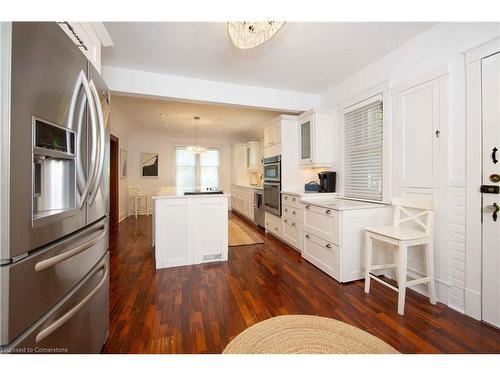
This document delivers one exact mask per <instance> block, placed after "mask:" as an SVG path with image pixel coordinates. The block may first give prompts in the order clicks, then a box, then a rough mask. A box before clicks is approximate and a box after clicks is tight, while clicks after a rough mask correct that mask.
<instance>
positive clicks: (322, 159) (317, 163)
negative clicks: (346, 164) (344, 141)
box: [298, 110, 335, 168]
mask: <svg viewBox="0 0 500 375" xmlns="http://www.w3.org/2000/svg"><path fill="white" fill-rule="evenodd" d="M298 124H299V159H300V165H301V166H302V167H307V168H309V167H330V166H332V164H333V163H334V159H333V155H334V151H335V150H334V149H335V147H333V146H334V145H333V142H334V139H333V125H334V124H333V115H332V113H331V112H328V111H320V110H310V111H307V112H305V113H303V114H302V115H300V116H299V117H298Z"/></svg>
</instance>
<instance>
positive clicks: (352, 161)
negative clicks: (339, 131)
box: [343, 95, 383, 201]
mask: <svg viewBox="0 0 500 375" xmlns="http://www.w3.org/2000/svg"><path fill="white" fill-rule="evenodd" d="M343 114H344V196H345V197H348V198H357V199H366V200H373V201H382V199H383V190H382V181H383V105H382V96H381V95H379V96H376V97H373V98H370V99H368V100H365V101H363V102H361V103H358V104H355V105H353V106H350V107H348V108H346V109H345V110H344V112H343Z"/></svg>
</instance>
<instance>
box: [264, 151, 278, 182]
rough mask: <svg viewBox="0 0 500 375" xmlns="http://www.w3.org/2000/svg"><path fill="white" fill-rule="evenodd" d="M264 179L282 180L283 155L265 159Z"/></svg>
mask: <svg viewBox="0 0 500 375" xmlns="http://www.w3.org/2000/svg"><path fill="white" fill-rule="evenodd" d="M264 181H274V182H280V181H281V156H280V155H277V156H272V157H270V158H265V159H264Z"/></svg>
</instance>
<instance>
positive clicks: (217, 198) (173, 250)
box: [153, 189, 230, 269]
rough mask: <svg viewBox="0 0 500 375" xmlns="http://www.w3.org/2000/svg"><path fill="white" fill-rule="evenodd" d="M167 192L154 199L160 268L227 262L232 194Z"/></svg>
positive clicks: (157, 263) (154, 224) (156, 250)
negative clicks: (230, 198)
mask: <svg viewBox="0 0 500 375" xmlns="http://www.w3.org/2000/svg"><path fill="white" fill-rule="evenodd" d="M185 194H186V192H185V191H178V190H175V189H166V190H164V191H161V192H160V193H158V195H157V196H155V197H153V202H154V203H153V204H154V221H153V226H154V228H153V232H154V242H153V243H154V245H155V260H156V268H157V269H158V268H167V267H176V266H186V265H190V264H200V263H205V262H214V261H227V250H228V200H229V197H230V195H229V194H221V193H220V192H219V193H214V192H203V193H201V192H197V191H195V192H190V194H189V195H185Z"/></svg>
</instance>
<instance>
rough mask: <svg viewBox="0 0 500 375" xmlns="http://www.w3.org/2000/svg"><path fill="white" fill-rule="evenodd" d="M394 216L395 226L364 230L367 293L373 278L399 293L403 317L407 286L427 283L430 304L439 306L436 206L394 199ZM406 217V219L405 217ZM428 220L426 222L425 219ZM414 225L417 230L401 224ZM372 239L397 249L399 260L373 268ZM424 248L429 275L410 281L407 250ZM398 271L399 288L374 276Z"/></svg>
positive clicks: (399, 309) (399, 303) (423, 202)
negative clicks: (434, 231)
mask: <svg viewBox="0 0 500 375" xmlns="http://www.w3.org/2000/svg"><path fill="white" fill-rule="evenodd" d="M393 205H394V215H393V222H392V226H386V227H376V228H365V238H366V242H365V250H366V254H365V255H366V267H365V293H370V279H373V280H375V281H378V282H380V283H382V284H383V285H385V286H387V287H389V288H391V289H392V290H395V291H396V292H398V314H400V315H404V309H405V297H406V287H409V286H413V285H417V284H421V283H427V284H428V288H429V299H430V302H431V304H433V305H435V304H436V291H435V285H434V254H433V224H434V209H435V204H434V202H431V201H416V200H411V199H405V198H395V199H394V200H393ZM402 214H405V217H402ZM424 217H425V219H424ZM405 222H413V223H414V224H416V226H417V228H418V229H412V228H403V227H401V224H402V223H405ZM372 240H378V241H382V242H385V243H389V244H391V245H394V246H396V247H397V248H396V250H397V254H398V256H397V260H396V262H394V263H390V264H378V265H372ZM417 245H425V253H426V266H427V275H426V276H425V277H422V278H419V279H413V280H407V276H408V275H407V267H408V247H409V246H417ZM389 268H396V269H397V281H398V286H397V287H395V286H393V285H391V284H389V283H387V282H385V281H384V280H382V279H380V278H379V277H377V276H376V275H374V274H373V273H372V271H375V270H381V269H389Z"/></svg>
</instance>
